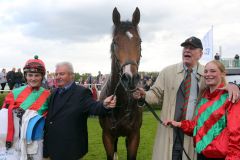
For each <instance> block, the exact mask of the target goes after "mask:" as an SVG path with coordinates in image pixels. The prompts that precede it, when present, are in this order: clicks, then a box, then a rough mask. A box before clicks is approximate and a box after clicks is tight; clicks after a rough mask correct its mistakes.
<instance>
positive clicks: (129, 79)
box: [122, 74, 131, 83]
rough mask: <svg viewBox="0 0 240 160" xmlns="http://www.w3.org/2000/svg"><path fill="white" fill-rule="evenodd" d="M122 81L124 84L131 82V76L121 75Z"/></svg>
mask: <svg viewBox="0 0 240 160" xmlns="http://www.w3.org/2000/svg"><path fill="white" fill-rule="evenodd" d="M122 81H123V82H125V83H129V82H130V81H131V76H130V75H128V74H123V75H122Z"/></svg>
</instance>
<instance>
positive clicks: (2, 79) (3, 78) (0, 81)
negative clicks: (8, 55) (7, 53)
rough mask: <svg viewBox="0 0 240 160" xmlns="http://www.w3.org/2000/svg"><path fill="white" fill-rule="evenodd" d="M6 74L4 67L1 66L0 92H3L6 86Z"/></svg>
mask: <svg viewBox="0 0 240 160" xmlns="http://www.w3.org/2000/svg"><path fill="white" fill-rule="evenodd" d="M6 76H7V74H6V69H5V68H3V69H2V72H0V84H1V90H2V91H1V93H3V90H4V88H5V86H6V83H7V78H6Z"/></svg>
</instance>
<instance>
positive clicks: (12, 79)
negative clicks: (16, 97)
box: [7, 68, 16, 90]
mask: <svg viewBox="0 0 240 160" xmlns="http://www.w3.org/2000/svg"><path fill="white" fill-rule="evenodd" d="M15 71H16V68H12V70H11V71H9V72H8V73H7V83H8V86H9V89H10V90H13V87H14V85H15V83H16V73H15Z"/></svg>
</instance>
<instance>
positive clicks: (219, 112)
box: [164, 60, 240, 160]
mask: <svg viewBox="0 0 240 160" xmlns="http://www.w3.org/2000/svg"><path fill="white" fill-rule="evenodd" d="M225 75H226V70H225V67H224V65H223V64H222V63H221V62H220V61H218V60H213V61H210V62H208V63H207V64H206V66H205V69H204V74H203V77H204V82H205V84H206V88H205V89H204V90H203V92H202V93H201V94H200V99H199V102H198V105H197V107H196V116H195V118H194V119H193V120H183V121H180V122H176V121H172V120H166V121H164V124H165V125H169V124H171V125H172V126H174V127H179V128H181V129H182V131H183V132H184V133H185V134H188V135H190V136H193V139H194V146H195V149H196V151H197V153H198V156H197V157H198V158H197V159H198V160H213V159H218V160H239V159H240V143H239V142H240V125H239V124H240V116H239V114H240V101H238V102H237V103H232V102H231V101H229V99H228V96H229V95H228V93H227V91H226V90H223V89H222V88H223V87H226V79H225Z"/></svg>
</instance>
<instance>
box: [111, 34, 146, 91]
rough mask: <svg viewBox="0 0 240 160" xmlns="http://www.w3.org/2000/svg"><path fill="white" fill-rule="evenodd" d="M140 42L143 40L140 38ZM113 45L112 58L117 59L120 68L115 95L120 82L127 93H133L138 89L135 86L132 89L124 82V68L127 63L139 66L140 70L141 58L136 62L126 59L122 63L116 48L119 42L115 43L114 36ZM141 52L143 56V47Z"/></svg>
mask: <svg viewBox="0 0 240 160" xmlns="http://www.w3.org/2000/svg"><path fill="white" fill-rule="evenodd" d="M140 42H142V41H141V40H140ZM111 46H112V56H113V57H112V58H113V59H114V60H115V62H116V63H117V66H118V68H120V69H119V71H118V75H119V80H118V83H117V85H116V87H115V89H114V92H113V95H116V92H117V89H118V87H119V85H120V84H121V86H122V87H123V88H124V90H125V92H127V93H132V92H134V91H136V89H137V87H135V88H134V89H130V88H129V87H128V86H126V85H125V84H124V83H123V80H122V77H123V74H124V73H123V68H124V67H125V66H126V65H129V64H131V65H135V66H137V70H138V67H139V62H140V60H139V61H137V62H134V61H131V60H129V61H126V62H125V63H124V64H123V65H121V63H120V60H119V59H118V57H117V55H116V51H115V48H116V46H117V44H116V43H115V40H114V38H113V40H112V44H111ZM140 48H141V43H140ZM139 54H140V57H142V55H141V49H140V53H139Z"/></svg>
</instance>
